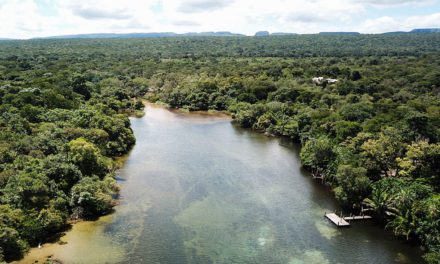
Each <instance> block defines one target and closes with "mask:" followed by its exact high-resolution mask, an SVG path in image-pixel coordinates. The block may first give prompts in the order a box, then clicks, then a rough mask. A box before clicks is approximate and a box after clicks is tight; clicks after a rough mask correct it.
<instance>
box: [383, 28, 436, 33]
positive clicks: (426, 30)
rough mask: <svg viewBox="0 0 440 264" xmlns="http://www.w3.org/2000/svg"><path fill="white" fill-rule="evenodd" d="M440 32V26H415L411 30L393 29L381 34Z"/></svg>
mask: <svg viewBox="0 0 440 264" xmlns="http://www.w3.org/2000/svg"><path fill="white" fill-rule="evenodd" d="M411 33H440V28H416V29H413V30H411V31H394V32H385V33H383V34H411Z"/></svg>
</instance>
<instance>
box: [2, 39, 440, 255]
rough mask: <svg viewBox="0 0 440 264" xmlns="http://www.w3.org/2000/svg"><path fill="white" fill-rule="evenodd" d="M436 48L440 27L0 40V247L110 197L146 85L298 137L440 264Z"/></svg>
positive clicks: (348, 200) (89, 212) (160, 98)
mask: <svg viewBox="0 0 440 264" xmlns="http://www.w3.org/2000/svg"><path fill="white" fill-rule="evenodd" d="M438 61H440V34H415V35H399V34H397V35H393V34H391V35H383V36H280V37H267V38H221V39H219V38H210V37H206V38H181V39H180V38H179V39H172V38H164V39H142V40H139V39H132V40H130V39H127V40H33V41H8V42H4V43H0V161H1V163H0V190H1V196H0V214H1V216H2V218H1V219H0V231H1V232H0V235H1V237H0V241H1V244H0V247H1V252H0V253H1V254H0V260H1V259H4V260H6V261H11V260H14V259H17V258H20V257H22V256H23V254H24V253H25V252H26V251H27V249H28V248H29V246H37V245H38V244H39V243H43V242H44V241H45V239H46V238H47V237H50V236H52V235H53V234H57V233H59V232H60V231H62V230H64V228H65V226H66V224H67V222H68V220H69V219H72V218H73V219H81V218H86V219H87V218H95V217H97V216H100V215H103V214H106V213H108V212H109V211H110V210H111V209H112V206H113V205H114V199H113V195H114V194H115V193H116V192H117V190H118V187H117V185H116V182H115V179H114V170H115V163H114V161H113V158H114V157H118V156H121V155H124V154H126V153H127V152H128V151H129V150H130V148H131V147H132V146H133V145H134V143H135V138H134V136H133V132H132V131H131V128H130V121H129V119H128V115H129V114H134V115H135V116H141V111H142V109H143V107H144V106H143V101H142V99H143V98H146V99H147V100H149V101H152V102H163V103H166V104H168V105H169V106H170V107H171V108H178V109H185V110H186V111H209V110H215V111H220V112H222V111H227V112H229V113H231V114H232V116H233V118H234V122H236V123H237V124H239V125H240V126H242V127H244V128H250V129H254V130H256V131H259V132H262V133H267V134H271V135H272V134H273V135H277V136H284V137H288V138H290V139H291V140H292V141H293V142H297V143H300V144H301V145H302V148H301V155H300V156H301V160H302V163H303V166H304V167H305V168H307V169H308V170H309V171H311V172H312V173H314V174H319V175H323V176H324V177H325V179H326V182H327V183H328V184H329V185H330V187H331V188H332V190H333V192H334V194H335V196H336V198H337V199H338V201H339V202H340V204H341V205H342V206H344V208H345V209H346V210H347V211H350V212H359V211H360V210H361V209H362V208H368V209H370V210H371V213H372V214H374V216H375V218H376V219H378V220H379V221H380V222H382V223H383V224H384V226H385V227H386V228H387V229H389V230H391V231H393V232H394V233H395V235H396V236H398V237H402V238H403V239H405V240H411V241H416V242H417V243H419V244H420V245H421V246H422V247H423V249H424V250H425V251H426V252H427V254H426V255H425V259H426V260H427V261H428V262H429V263H439V262H438V260H439V259H440V223H439V220H438V219H440V195H439V191H440V190H439V186H440V172H439V169H438V168H440V166H439V164H438V162H439V160H440V158H439V157H440V145H439V139H440V96H439V93H440V74H439V73H440V65H439V64H438ZM321 76H322V77H325V78H329V79H331V80H337V82H335V83H331V84H330V83H314V82H313V81H312V79H313V78H316V77H321ZM136 98H137V99H136Z"/></svg>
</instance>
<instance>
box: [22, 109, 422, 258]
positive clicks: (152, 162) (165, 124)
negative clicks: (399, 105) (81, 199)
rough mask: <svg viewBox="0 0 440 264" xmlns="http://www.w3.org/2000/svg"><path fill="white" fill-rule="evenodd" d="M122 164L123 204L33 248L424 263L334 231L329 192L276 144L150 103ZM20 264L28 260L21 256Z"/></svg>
mask: <svg viewBox="0 0 440 264" xmlns="http://www.w3.org/2000/svg"><path fill="white" fill-rule="evenodd" d="M131 123H132V128H133V130H134V133H135V135H136V139H137V143H136V146H135V147H134V149H133V150H132V152H131V153H130V155H129V157H128V159H127V161H126V163H125V166H124V167H123V169H121V170H120V172H119V174H120V178H121V181H120V184H121V186H122V188H121V205H119V206H118V207H117V208H116V212H115V213H114V214H112V215H110V216H106V217H103V218H101V219H100V220H99V221H97V222H84V223H80V224H77V225H75V226H74V228H73V229H72V231H70V232H68V233H67V235H66V236H65V237H63V238H62V240H63V241H66V242H68V244H66V245H62V246H61V245H45V246H44V247H43V249H34V250H32V252H31V253H30V254H29V256H28V257H27V258H26V259H25V260H24V261H30V260H33V259H32V258H34V259H37V258H38V257H41V256H43V255H44V256H47V255H53V256H52V258H57V259H61V260H63V261H64V262H65V263H179V264H180V263H289V264H293V263H295V264H296V263H304V264H306V263H307V264H308V263H357V264H359V263H422V261H421V259H420V257H419V256H420V254H419V252H418V251H417V250H416V249H415V248H412V247H410V246H408V245H406V244H405V243H403V242H401V241H399V240H396V239H395V238H393V237H392V236H391V235H389V234H386V233H384V232H383V230H382V229H380V228H379V227H376V226H374V225H373V223H368V222H363V223H355V224H353V226H352V227H350V228H346V229H338V228H336V227H334V226H333V225H332V224H331V223H330V222H328V221H327V220H326V219H325V218H324V217H323V215H324V212H325V211H331V210H334V209H337V206H336V204H335V203H334V201H333V199H332V196H331V193H329V191H328V190H326V189H325V188H324V187H322V186H320V184H318V183H316V182H313V180H311V179H310V177H309V176H308V175H307V173H306V172H304V171H302V170H301V166H300V161H299V158H298V151H297V149H295V148H294V147H288V146H286V145H285V144H283V142H282V140H279V139H274V138H267V137H265V136H262V135H260V134H257V133H253V132H251V131H245V130H241V129H238V128H235V127H234V126H233V125H232V124H231V122H230V120H229V119H227V118H225V117H218V116H217V117H216V116H209V115H201V114H183V113H178V112H172V111H168V110H166V109H163V108H160V107H155V106H153V105H149V106H148V107H147V109H146V115H145V116H144V117H143V118H140V119H135V118H133V119H131ZM23 263H24V262H23Z"/></svg>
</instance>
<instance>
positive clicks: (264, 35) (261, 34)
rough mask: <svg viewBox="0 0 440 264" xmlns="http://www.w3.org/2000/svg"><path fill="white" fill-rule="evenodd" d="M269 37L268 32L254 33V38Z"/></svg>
mask: <svg viewBox="0 0 440 264" xmlns="http://www.w3.org/2000/svg"><path fill="white" fill-rule="evenodd" d="M269 35H270V34H269V31H258V32H256V33H255V37H267V36H269Z"/></svg>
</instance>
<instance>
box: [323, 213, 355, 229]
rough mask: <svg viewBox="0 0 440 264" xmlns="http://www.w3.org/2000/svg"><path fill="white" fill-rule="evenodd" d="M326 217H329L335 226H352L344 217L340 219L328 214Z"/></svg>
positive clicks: (333, 214)
mask: <svg viewBox="0 0 440 264" xmlns="http://www.w3.org/2000/svg"><path fill="white" fill-rule="evenodd" d="M325 217H327V218H328V219H329V220H330V221H332V222H333V224H335V225H337V226H338V227H345V226H350V223H349V222H347V221H345V219H344V218H343V217H339V216H338V215H337V214H335V213H328V214H327V213H326V214H325Z"/></svg>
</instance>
